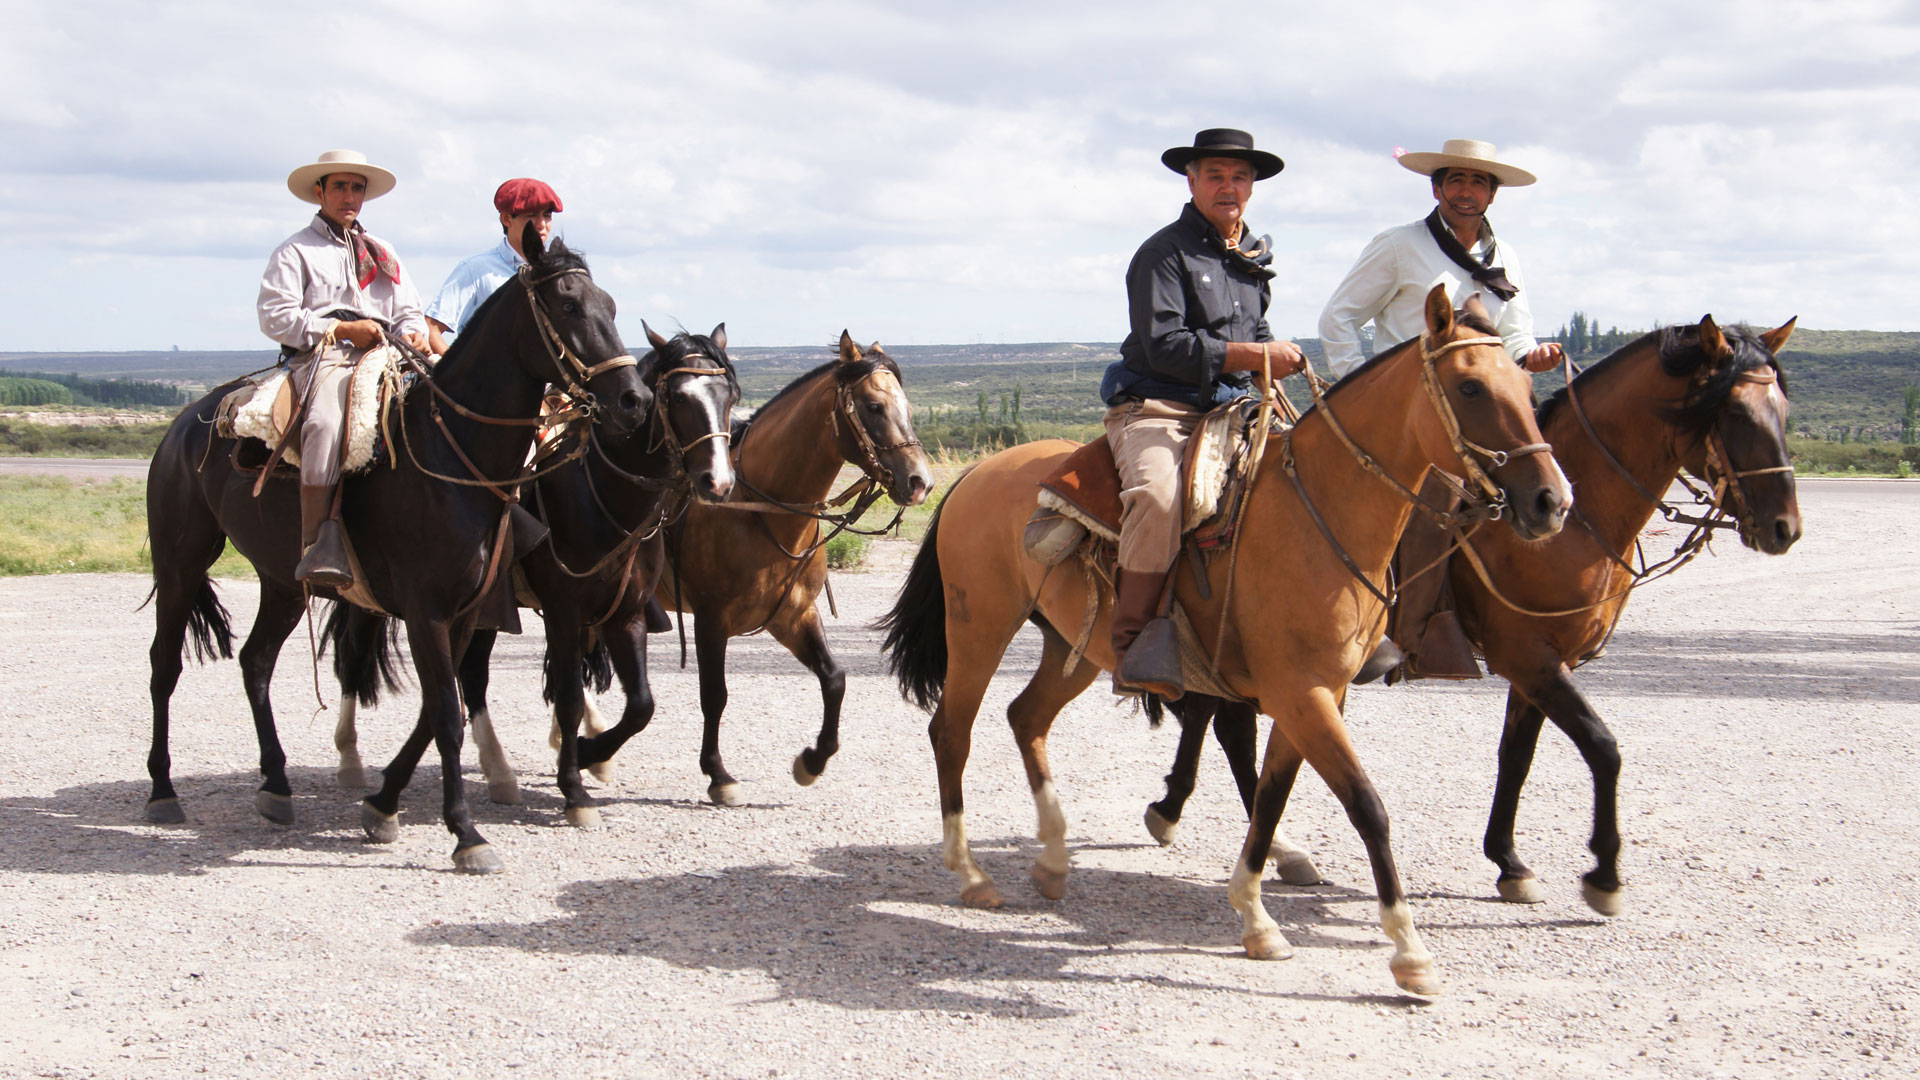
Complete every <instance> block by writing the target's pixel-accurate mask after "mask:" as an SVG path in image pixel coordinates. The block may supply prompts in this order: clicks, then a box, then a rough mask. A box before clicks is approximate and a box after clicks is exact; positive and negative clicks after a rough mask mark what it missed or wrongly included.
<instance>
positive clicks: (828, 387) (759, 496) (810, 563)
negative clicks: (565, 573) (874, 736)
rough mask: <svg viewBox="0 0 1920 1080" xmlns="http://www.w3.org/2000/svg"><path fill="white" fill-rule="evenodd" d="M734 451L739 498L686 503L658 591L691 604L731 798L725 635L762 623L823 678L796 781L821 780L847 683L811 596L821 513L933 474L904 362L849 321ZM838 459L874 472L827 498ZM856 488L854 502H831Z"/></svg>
mask: <svg viewBox="0 0 1920 1080" xmlns="http://www.w3.org/2000/svg"><path fill="white" fill-rule="evenodd" d="M733 454H734V468H735V471H736V472H737V473H738V475H739V478H740V481H739V486H738V488H737V489H736V491H735V497H734V501H731V502H727V503H720V504H712V505H709V504H704V503H695V504H694V505H692V506H690V507H688V509H687V514H686V517H685V518H683V519H682V520H681V521H680V522H679V523H678V524H677V525H675V526H673V528H672V531H671V532H670V533H669V536H668V546H669V549H670V552H671V554H670V556H669V558H668V560H667V564H668V565H667V580H666V584H664V585H663V586H662V587H661V588H660V589H659V590H658V592H657V593H656V596H657V598H658V599H659V600H660V601H661V602H662V603H663V604H665V605H667V606H669V607H673V608H676V609H677V610H679V611H682V612H688V613H691V614H692V615H693V617H694V625H693V635H694V649H695V655H696V656H697V657H698V658H699V662H700V711H701V712H702V713H703V714H704V715H705V718H706V726H705V729H704V731H703V733H702V735H701V739H700V770H701V771H702V772H703V773H705V774H706V776H707V781H708V786H707V797H708V798H710V799H712V800H713V801H714V802H716V803H719V804H721V805H723V806H731V805H734V804H737V803H739V802H740V801H741V794H740V784H739V783H738V782H737V781H736V780H734V778H733V775H732V774H731V773H729V772H728V771H727V767H726V765H724V764H723V763H722V762H721V760H720V716H721V714H722V713H723V712H725V711H726V707H727V639H729V638H733V637H738V636H740V635H743V634H752V633H758V632H759V631H761V630H765V631H766V632H768V633H769V634H772V635H773V638H774V640H776V641H778V642H779V643H780V644H782V645H784V646H786V648H787V651H788V652H790V653H792V654H793V655H794V657H795V658H796V659H798V660H799V661H800V662H801V663H802V664H805V665H806V666H807V668H808V669H809V670H810V671H812V672H813V673H814V676H815V677H816V678H818V679H819V680H820V699H821V711H822V720H821V725H820V735H819V738H818V739H817V740H815V742H814V745H813V746H812V747H810V748H808V749H805V750H802V751H801V752H800V754H799V755H798V756H797V757H795V758H794V761H793V778H794V780H796V781H798V782H799V783H801V784H803V785H804V784H811V783H813V782H814V780H816V779H818V778H819V776H820V774H821V772H822V771H824V770H825V769H826V767H827V759H828V758H830V757H832V756H833V754H834V752H835V751H836V750H838V749H839V748H840V701H841V699H842V697H844V696H845V694H846V683H847V680H846V675H845V673H844V672H843V671H842V670H841V668H840V665H839V664H838V663H837V662H835V660H834V659H833V654H832V653H830V652H828V651H827V639H826V636H825V635H824V634H823V633H821V630H820V615H819V613H818V612H817V611H816V610H815V609H814V600H815V598H817V597H818V596H819V595H820V590H821V589H822V588H823V587H824V586H825V585H826V582H827V552H826V540H827V538H828V537H829V536H831V535H832V533H828V532H823V530H822V528H821V523H822V522H823V521H829V522H833V523H835V525H836V526H837V527H836V529H835V530H834V531H835V532H837V531H839V530H840V529H843V528H846V527H848V526H851V525H852V524H853V523H854V522H856V521H858V520H859V518H860V515H861V514H862V513H864V512H865V511H866V509H867V507H868V506H870V505H871V504H872V503H873V501H874V500H875V499H878V498H879V497H880V495H881V494H882V493H884V494H886V495H887V496H889V497H890V498H892V499H893V501H894V502H895V503H897V504H899V505H900V506H903V507H905V506H913V505H915V504H917V503H920V502H922V501H924V500H925V499H926V497H927V492H928V490H929V488H930V487H931V486H932V479H931V475H930V473H929V472H928V470H927V459H926V456H925V455H924V454H923V453H921V450H920V440H918V439H916V438H914V435H913V409H912V407H911V406H910V405H909V404H908V403H907V396H906V391H905V390H904V389H902V387H901V383H900V367H899V365H897V364H895V363H894V362H893V359H892V358H891V357H889V356H888V355H887V354H886V353H885V352H883V351H881V348H880V344H879V342H875V343H873V344H871V345H869V346H867V347H866V348H865V349H864V350H863V349H861V348H860V347H859V346H857V345H855V344H854V343H853V337H852V336H851V335H849V334H848V333H847V332H846V331H844V330H843V331H841V332H840V343H839V356H838V357H837V358H836V359H834V360H830V361H828V362H827V363H825V364H822V365H820V366H819V367H817V368H814V369H813V370H812V371H809V372H807V373H806V374H804V375H802V376H800V377H799V378H797V379H795V380H793V381H792V382H791V383H788V384H787V386H786V387H785V388H784V389H782V390H781V391H780V392H779V393H777V394H775V395H774V396H773V397H772V399H770V400H769V401H768V402H767V403H766V404H765V405H762V406H760V408H759V409H757V410H755V411H754V414H753V416H752V418H751V419H749V420H747V421H746V422H745V423H744V424H742V425H740V427H739V428H738V429H737V430H736V431H735V432H734V448H733ZM842 463H847V464H851V465H853V466H854V467H855V468H858V469H859V470H860V472H861V473H862V474H863V477H864V479H863V480H862V481H856V483H855V486H854V487H852V488H849V489H847V491H845V492H843V493H842V494H841V495H840V496H839V497H837V498H834V499H832V500H831V501H829V496H830V495H831V494H832V491H833V484H834V480H835V478H836V477H838V476H839V475H840V467H841V465H842ZM856 495H857V496H858V498H857V500H856V501H855V503H854V506H853V507H852V508H851V509H848V510H845V511H842V512H838V513H836V512H835V507H839V506H845V505H846V502H847V501H848V500H849V499H855V497H856Z"/></svg>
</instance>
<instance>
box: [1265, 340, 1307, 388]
mask: <svg viewBox="0 0 1920 1080" xmlns="http://www.w3.org/2000/svg"><path fill="white" fill-rule="evenodd" d="M1267 354H1268V355H1269V356H1270V357H1271V358H1272V362H1273V377H1274V378H1276V379H1277V378H1279V377H1280V376H1282V375H1292V374H1295V373H1297V372H1300V371H1304V370H1305V369H1306V366H1307V357H1306V354H1305V353H1302V352H1301V351H1300V346H1298V345H1295V344H1294V343H1293V342H1291V341H1274V342H1269V343H1268V344H1267Z"/></svg>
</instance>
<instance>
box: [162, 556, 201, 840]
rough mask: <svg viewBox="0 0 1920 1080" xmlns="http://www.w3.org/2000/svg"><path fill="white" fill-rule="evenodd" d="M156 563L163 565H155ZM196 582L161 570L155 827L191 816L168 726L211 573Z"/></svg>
mask: <svg viewBox="0 0 1920 1080" xmlns="http://www.w3.org/2000/svg"><path fill="white" fill-rule="evenodd" d="M155 565H156V567H157V566H158V563H156V564H155ZM191 576H192V577H193V578H196V579H197V580H196V581H193V582H191V583H189V582H186V581H183V580H180V579H179V578H177V577H166V578H162V577H161V576H160V575H159V574H158V573H156V574H155V596H154V630H153V644H152V646H151V647H149V648H148V650H147V660H148V662H149V663H150V664H151V665H152V669H153V674H152V677H151V679H150V680H149V682H148V686H147V689H148V693H149V694H150V696H151V697H152V699H153V741H152V744H151V746H150V747H149V749H148V750H147V775H148V776H149V777H151V778H152V780H153V787H152V789H151V790H150V791H149V792H148V793H147V807H146V818H147V820H148V821H150V822H152V823H153V824H155V825H179V824H181V823H183V822H185V821H186V820H187V814H186V811H184V810H182V809H181V808H180V797H179V795H178V794H177V793H176V792H175V791H174V789H173V757H172V755H170V754H169V753H168V752H167V743H168V732H167V729H168V724H169V721H170V717H171V702H172V700H173V690H174V687H176V686H178V685H179V683H180V672H181V670H182V668H183V667H184V666H185V659H184V658H183V657H182V656H181V653H182V651H183V650H184V649H185V648H186V644H187V623H188V619H189V618H190V613H191V612H192V611H193V608H194V604H195V602H196V596H197V595H198V594H200V593H201V591H202V590H203V589H209V588H210V586H208V585H207V584H206V581H207V578H206V573H205V571H204V570H203V571H201V572H200V573H196V574H193V575H191Z"/></svg>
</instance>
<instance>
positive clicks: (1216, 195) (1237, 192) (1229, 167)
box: [1187, 157, 1253, 240]
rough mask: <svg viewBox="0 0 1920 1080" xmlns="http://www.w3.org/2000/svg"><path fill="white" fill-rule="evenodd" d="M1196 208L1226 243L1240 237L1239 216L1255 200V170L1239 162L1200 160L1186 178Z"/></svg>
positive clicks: (1211, 158) (1224, 159)
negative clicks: (1253, 198) (1226, 240)
mask: <svg viewBox="0 0 1920 1080" xmlns="http://www.w3.org/2000/svg"><path fill="white" fill-rule="evenodd" d="M1187 191H1188V192H1189V193H1190V194H1192V195H1193V207H1194V209H1196V210H1198V211H1200V216H1201V217H1203V218H1206V219H1207V223H1208V224H1210V225H1212V226H1213V227H1214V228H1215V229H1217V230H1219V232H1220V235H1221V236H1222V237H1224V238H1225V239H1228V240H1232V239H1235V238H1237V237H1238V236H1239V234H1240V214H1241V212H1242V211H1244V210H1245V209H1246V208H1247V200H1248V199H1251V198H1252V197H1253V166H1252V165H1251V164H1249V163H1247V162H1245V161H1241V160H1240V159H1239V158H1226V157H1210V158H1201V159H1200V160H1199V161H1197V162H1195V163H1194V168H1193V171H1192V172H1189V173H1188V174H1187Z"/></svg>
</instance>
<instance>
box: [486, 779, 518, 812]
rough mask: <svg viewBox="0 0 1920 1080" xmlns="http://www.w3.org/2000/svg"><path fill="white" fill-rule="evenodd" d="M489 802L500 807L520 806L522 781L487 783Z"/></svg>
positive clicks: (490, 781)
mask: <svg viewBox="0 0 1920 1080" xmlns="http://www.w3.org/2000/svg"><path fill="white" fill-rule="evenodd" d="M487 801H488V802H490V803H495V804H497V805H500V806H519V805H520V781H518V780H514V779H507V780H500V781H493V780H489V781H487Z"/></svg>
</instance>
